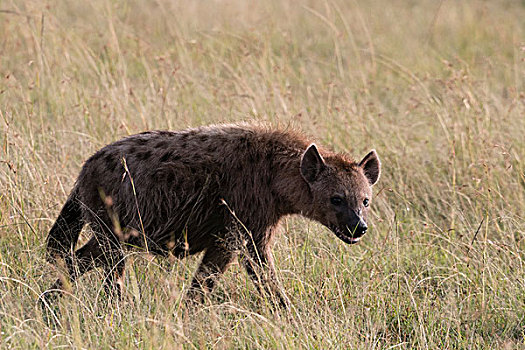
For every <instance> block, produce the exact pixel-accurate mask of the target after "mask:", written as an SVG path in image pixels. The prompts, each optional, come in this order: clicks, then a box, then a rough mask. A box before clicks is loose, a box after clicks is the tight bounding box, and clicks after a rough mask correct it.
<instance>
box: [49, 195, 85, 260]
mask: <svg viewBox="0 0 525 350" xmlns="http://www.w3.org/2000/svg"><path fill="white" fill-rule="evenodd" d="M83 226H84V220H83V218H82V207H81V205H80V201H79V200H78V194H77V191H76V188H75V189H74V190H73V191H72V192H71V194H70V196H69V198H68V199H67V201H66V204H64V207H63V208H62V210H61V211H60V215H58V218H57V221H56V222H55V224H54V225H53V227H51V230H50V231H49V234H48V236H47V256H46V258H47V261H48V262H50V263H54V262H55V261H56V259H57V258H65V257H66V256H67V255H68V254H71V253H73V251H74V250H75V245H76V243H77V240H78V236H79V235H80V231H81V230H82V227H83Z"/></svg>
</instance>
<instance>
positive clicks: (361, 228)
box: [357, 219, 368, 235]
mask: <svg viewBox="0 0 525 350" xmlns="http://www.w3.org/2000/svg"><path fill="white" fill-rule="evenodd" d="M357 230H358V231H359V232H361V234H363V235H364V234H365V232H366V230H368V225H367V224H366V222H364V220H363V219H361V220H359V224H358V225H357Z"/></svg>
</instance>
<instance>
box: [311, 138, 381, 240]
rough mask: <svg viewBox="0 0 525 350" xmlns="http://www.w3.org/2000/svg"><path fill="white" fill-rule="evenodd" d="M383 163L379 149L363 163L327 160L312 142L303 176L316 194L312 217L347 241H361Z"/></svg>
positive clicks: (371, 153) (340, 158)
mask: <svg viewBox="0 0 525 350" xmlns="http://www.w3.org/2000/svg"><path fill="white" fill-rule="evenodd" d="M380 173H381V163H380V161H379V157H378V156H377V153H376V151H375V150H372V151H371V152H370V153H368V154H367V155H366V156H365V157H364V158H363V160H361V161H360V162H359V163H354V162H349V161H347V160H345V159H344V158H343V157H341V156H330V157H327V158H326V159H323V157H322V156H321V155H320V154H319V151H318V150H317V147H316V146H315V145H314V144H312V145H310V146H309V147H308V148H307V150H306V151H305V152H304V154H303V156H302V158H301V175H302V176H303V178H304V180H305V181H306V183H307V184H308V186H309V188H310V192H311V195H312V208H311V210H310V213H309V215H308V216H309V217H310V218H311V219H314V220H316V221H318V222H320V223H321V224H323V225H325V226H326V227H328V228H329V229H330V230H332V232H334V233H335V235H336V236H337V237H339V238H340V239H341V240H342V241H343V242H345V243H350V244H352V243H357V242H358V241H359V239H360V238H361V236H363V235H364V234H365V233H366V230H367V228H368V226H367V224H366V217H367V214H368V210H369V208H370V203H371V200H372V186H373V185H374V184H375V183H376V182H377V180H378V179H379V175H380Z"/></svg>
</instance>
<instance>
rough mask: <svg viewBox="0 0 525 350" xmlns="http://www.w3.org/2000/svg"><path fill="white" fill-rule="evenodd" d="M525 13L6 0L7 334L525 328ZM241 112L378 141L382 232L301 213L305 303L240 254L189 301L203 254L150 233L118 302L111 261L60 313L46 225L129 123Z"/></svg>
mask: <svg viewBox="0 0 525 350" xmlns="http://www.w3.org/2000/svg"><path fill="white" fill-rule="evenodd" d="M523 18H525V4H524V3H523V1H521V2H520V1H504V0H496V1H491V2H486V1H468V2H466V1H463V2H459V1H450V0H449V1H446V0H443V1H440V2H436V1H418V2H416V1H386V0H373V1H342V0H327V1H319V2H317V1H287V0H285V1H266V2H247V1H246V2H245V1H234V0H232V1H207V2H205V1H198V2H183V1H165V0H157V1H148V2H144V1H127V2H124V1H108V0H93V1H89V2H78V1H71V0H69V1H61V2H51V1H44V2H40V1H31V0H28V1H12V0H10V1H4V2H1V3H0V71H1V76H0V116H1V121H0V125H1V136H0V137H1V139H0V141H1V151H0V162H1V163H0V347H2V348H23V349H26V348H42V347H53V348H54V347H66V348H67V347H74V348H117V349H122V348H147V349H149V348H159V347H160V348H204V347H208V348H250V349H251V348H261V349H267V348H282V349H288V348H319V349H325V348H355V349H358V348H359V349H361V348H362V349H387V348H396V349H397V348H400V349H403V348H404V349H412V348H422V349H426V348H430V349H437V348H454V349H455V348H461V349H463V348H464V349H470V348H484V349H485V348H494V349H500V348H523V346H524V336H525V328H524V327H525V288H524V287H525V286H524V284H525V280H524V278H525V277H524V276H525V266H524V248H525V243H524V238H525V218H524V213H525V175H524V171H525V170H524V169H525V165H524V161H525V159H524V157H525V136H524V135H525V91H524V88H525V62H524V60H525V22H524V21H523ZM238 120H263V121H266V122H268V123H272V124H274V125H276V126H279V125H280V126H283V127H288V126H290V125H291V126H292V127H295V128H300V129H302V130H304V131H305V132H307V133H309V134H310V135H312V136H313V137H315V138H317V140H319V142H322V143H323V144H326V145H329V146H331V147H333V148H334V149H336V150H338V151H346V152H348V153H350V154H353V155H354V156H355V157H356V158H357V157H360V156H362V155H364V154H365V152H366V151H368V150H369V149H370V148H372V147H374V148H376V149H377V150H378V152H379V154H380V156H381V158H382V161H383V174H382V178H381V180H380V182H379V184H378V185H377V187H376V189H375V192H376V199H375V202H374V203H373V217H372V218H371V224H372V229H371V231H370V233H369V234H368V235H367V237H366V239H364V240H362V242H361V243H360V244H359V245H357V246H351V247H350V246H346V245H344V244H343V243H341V242H340V241H339V240H338V239H337V238H335V237H334V236H333V235H332V234H330V233H329V232H328V230H327V229H325V228H323V227H321V226H320V225H318V224H315V223H312V222H307V221H305V220H304V219H299V218H297V219H296V218H291V219H288V220H286V221H285V222H284V229H283V232H282V234H281V237H280V239H279V240H278V242H277V244H276V247H275V252H276V260H277V266H278V270H279V277H280V280H281V283H282V285H283V287H284V288H285V290H286V291H287V293H288V296H289V297H290V299H291V301H292V303H293V311H292V312H291V313H286V312H284V311H276V312H274V311H272V308H271V307H270V306H269V304H268V302H267V301H266V300H265V299H264V298H261V297H260V296H259V295H258V294H257V293H256V292H255V290H254V287H253V286H252V285H251V283H250V282H249V280H248V278H247V276H246V275H245V273H244V271H243V270H242V269H241V268H239V266H237V265H234V266H232V268H231V269H230V270H229V272H228V273H227V274H226V275H225V276H224V277H223V278H222V279H221V282H220V285H219V287H218V290H217V291H216V292H215V293H214V294H213V296H212V298H211V300H210V301H209V302H207V303H206V304H205V305H204V306H203V307H202V308H200V309H198V310H194V311H188V310H186V309H185V308H184V304H183V303H181V296H182V292H183V289H184V287H185V286H186V284H187V283H188V280H189V278H190V276H191V273H192V271H193V268H194V267H195V264H196V262H197V260H198V257H196V258H193V259H188V260H184V261H168V260H162V259H152V258H151V257H149V256H146V255H144V254H140V253H136V252H135V253H130V256H129V261H130V264H129V265H128V270H127V275H126V281H125V285H126V293H125V297H124V300H123V301H122V302H121V303H118V304H115V303H108V302H107V300H106V299H105V297H104V293H103V292H102V288H101V286H102V284H101V276H100V273H99V272H94V273H92V274H90V275H88V276H86V277H85V278H83V279H81V280H80V281H78V282H77V283H76V285H75V286H73V289H72V290H71V294H70V295H68V296H66V297H65V298H64V299H63V300H61V302H60V309H61V317H60V320H59V321H60V325H59V326H58V327H56V328H55V329H52V328H50V327H48V326H47V325H46V324H45V323H44V321H43V319H42V315H41V314H40V310H39V308H38V307H37V298H38V296H39V294H40V293H42V292H43V291H44V290H45V289H46V288H47V287H48V286H49V285H50V283H51V282H52V280H53V279H54V278H55V276H56V274H57V271H55V270H53V268H52V267H50V266H48V265H47V264H46V263H45V261H44V238H45V235H46V234H47V231H48V229H49V228H50V226H51V224H52V222H53V220H54V219H55V218H56V215H57V214H58V211H59V209H60V206H61V205H62V204H63V203H64V201H65V198H66V196H67V194H68V191H69V190H70V189H71V187H72V185H73V183H74V180H75V177H76V174H77V173H78V171H79V169H80V166H81V164H82V162H83V161H84V160H85V159H86V158H87V157H88V156H89V155H90V154H92V153H93V152H94V151H95V150H96V149H98V148H100V147H101V146H103V145H105V144H106V143H109V142H111V141H114V140H116V139H118V138H120V137H122V136H125V135H128V134H131V133H135V132H140V131H143V130H146V129H155V128H160V129H179V128H184V127H187V126H196V125H202V124H208V123H217V122H226V121H238ZM85 238H86V237H84V239H85Z"/></svg>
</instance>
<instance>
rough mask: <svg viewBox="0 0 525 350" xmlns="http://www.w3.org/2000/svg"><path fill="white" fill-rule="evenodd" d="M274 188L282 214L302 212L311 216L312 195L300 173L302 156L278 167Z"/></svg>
mask: <svg viewBox="0 0 525 350" xmlns="http://www.w3.org/2000/svg"><path fill="white" fill-rule="evenodd" d="M276 168H277V169H279V170H278V171H277V174H276V175H277V176H276V177H275V178H274V183H273V190H274V193H275V195H276V197H277V200H278V203H279V210H280V213H281V214H282V215H293V214H301V215H304V216H307V217H308V216H309V215H310V214H311V212H312V195H311V192H310V188H309V187H308V184H307V183H306V181H305V180H304V178H303V177H302V176H301V173H300V170H299V169H300V158H297V159H294V160H293V161H292V160H291V161H288V162H286V163H284V164H282V163H281V164H279V166H277V167H276Z"/></svg>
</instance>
